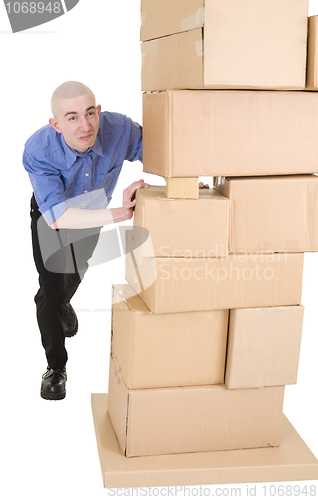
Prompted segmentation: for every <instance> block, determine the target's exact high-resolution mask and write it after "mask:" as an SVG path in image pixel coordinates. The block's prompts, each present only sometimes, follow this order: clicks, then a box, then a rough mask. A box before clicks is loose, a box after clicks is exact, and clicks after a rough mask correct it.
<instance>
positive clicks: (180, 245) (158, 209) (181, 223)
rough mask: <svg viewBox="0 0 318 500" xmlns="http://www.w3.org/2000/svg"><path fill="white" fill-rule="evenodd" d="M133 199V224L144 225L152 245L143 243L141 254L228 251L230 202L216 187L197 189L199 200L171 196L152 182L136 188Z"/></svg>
mask: <svg viewBox="0 0 318 500" xmlns="http://www.w3.org/2000/svg"><path fill="white" fill-rule="evenodd" d="M136 199H137V203H136V208H135V215H134V226H135V227H138V228H139V227H142V228H145V229H147V230H148V231H149V234H150V238H151V241H152V245H153V250H152V248H151V249H150V248H149V245H145V246H142V247H141V248H140V252H141V254H142V255H147V256H149V255H150V256H151V255H154V256H158V257H160V256H175V257H184V256H187V255H190V254H192V255H193V254H195V253H198V254H199V255H201V256H202V255H204V256H212V257H213V256H214V257H220V256H225V255H227V253H228V231H229V209H230V202H229V200H228V199H227V198H226V197H225V196H223V195H221V194H220V193H218V192H217V191H216V190H214V189H200V192H199V199H198V200H182V199H174V200H171V199H168V198H166V196H165V187H164V186H163V187H162V186H151V187H149V188H148V189H138V191H137V197H136ZM150 250H151V254H149V252H150Z"/></svg>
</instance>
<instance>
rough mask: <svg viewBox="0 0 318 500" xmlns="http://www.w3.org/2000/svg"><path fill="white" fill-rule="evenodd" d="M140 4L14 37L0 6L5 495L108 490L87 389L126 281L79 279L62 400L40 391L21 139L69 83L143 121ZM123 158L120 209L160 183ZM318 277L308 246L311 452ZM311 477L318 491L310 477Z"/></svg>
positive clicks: (84, 1)
mask: <svg viewBox="0 0 318 500" xmlns="http://www.w3.org/2000/svg"><path fill="white" fill-rule="evenodd" d="M309 8H310V11H309V15H313V14H318V1H317V0H310V1H309ZM139 9H140V5H139V0H121V1H120V2H119V1H110V0H80V2H79V4H78V5H77V6H76V7H75V8H74V9H73V10H71V11H70V12H69V13H68V14H67V15H65V16H62V17H61V18H59V19H56V20H54V21H52V22H50V23H48V24H45V25H42V26H39V27H37V28H34V29H32V30H28V31H26V32H22V33H16V34H12V33H11V29H10V25H9V22H8V19H7V16H6V12H5V7H4V5H3V3H2V2H1V3H0V49H1V52H0V53H1V83H0V85H1V87H0V88H1V94H0V95H1V104H0V114H1V120H0V126H1V132H0V138H1V160H0V161H1V167H0V181H1V179H2V182H0V189H1V201H2V203H1V228H2V234H1V271H0V283H1V287H2V296H1V297H2V298H1V305H2V307H1V312H2V327H1V349H0V366H1V381H0V384H1V413H0V415H1V427H0V452H1V455H2V458H3V460H2V466H1V467H2V469H1V479H0V492H1V493H2V495H1V496H2V498H5V499H6V500H7V499H22V498H24V497H25V496H26V495H28V497H29V498H32V500H38V499H40V498H44V499H53V498H54V499H56V498H61V499H63V500H64V499H66V498H76V499H78V498H80V499H81V498H89V497H90V498H94V499H99V498H105V497H106V496H107V491H106V490H105V489H104V488H103V487H102V476H101V471H100V465H99V458H98V452H97V446H96V440H95V432H94V427H93V420H92V414H91V407H90V397H91V393H95V392H97V393H98V392H107V389H108V366H109V350H110V312H109V310H110V290H111V285H112V283H124V282H125V280H124V259H123V258H120V259H117V261H113V262H112V263H111V264H105V265H103V266H98V267H95V268H92V269H91V270H90V271H89V272H88V274H87V275H86V277H85V280H84V281H83V283H82V284H81V287H80V289H79V290H78V293H77V295H76V296H75V297H74V299H73V306H74V308H75V309H76V310H77V311H78V317H79V322H80V329H79V332H78V334H77V336H76V337H75V338H72V339H67V349H68V353H69V362H68V365H67V368H68V383H67V397H66V399H65V400H63V401H59V402H51V401H45V400H43V399H41V398H40V381H41V375H42V373H44V371H45V370H46V359H45V356H44V351H43V349H42V346H41V343H40V336H39V332H38V327H37V323H36V319H35V304H34V302H33V296H34V295H35V293H36V291H37V288H38V284H37V274H36V271H35V267H34V263H33V258H32V249H31V241H30V229H29V226H30V219H29V200H30V197H31V194H32V189H31V185H30V182H29V178H28V176H27V174H26V172H25V171H24V169H23V166H22V162H21V157H22V153H23V147H24V143H25V141H26V139H27V138H28V137H29V136H30V135H31V134H32V133H33V132H34V131H35V130H37V129H38V128H40V127H42V126H43V125H44V124H46V123H47V122H48V119H49V117H50V116H51V111H50V96H51V94H52V92H53V91H54V89H55V88H56V87H57V86H58V85H60V84H61V83H62V82H64V81H66V80H79V81H82V82H84V83H85V84H86V85H88V86H89V87H91V88H92V90H93V91H94V92H95V95H96V98H97V102H98V103H100V104H101V106H102V109H103V110H111V111H118V112H121V113H124V114H126V115H128V116H130V117H131V118H132V119H133V120H136V121H138V122H140V123H141V122H142V106H141V91H140V47H139V26H140V14H139ZM317 98H318V95H317ZM126 163H127V164H125V165H124V168H123V171H122V174H121V177H120V180H119V182H118V186H117V188H116V191H115V194H114V197H113V201H112V205H111V206H113V207H115V206H120V205H121V194H122V190H123V189H124V188H125V187H127V186H128V185H129V184H131V183H132V182H133V181H134V180H138V179H140V178H144V179H145V180H146V181H147V182H149V183H151V184H163V180H162V179H161V178H160V177H157V176H153V175H151V174H143V172H142V165H141V164H140V163H139V162H135V163H128V162H126ZM210 182H211V180H210ZM317 281H318V256H317V254H306V256H305V269H304V281H303V296H302V304H303V305H304V306H305V321H304V329H303V339H302V347H301V355H300V364H299V376H298V383H297V385H295V386H288V387H286V393H285V403H284V412H285V414H286V415H287V417H288V418H289V419H290V421H291V422H292V424H293V425H294V426H295V428H296V429H297V431H298V432H299V433H300V435H301V436H302V438H303V439H304V440H305V442H306V443H307V444H308V445H309V447H310V449H311V450H312V451H313V453H314V454H315V455H316V456H317V457H318V429H317V420H318V406H317V383H318V363H317V351H318V339H317V336H318V331H317V305H318V301H317V298H318V293H317ZM84 309H86V310H88V311H86V312H85V311H84ZM304 484H305V483H301V485H304ZM308 484H316V486H317V490H318V481H316V482H308ZM317 495H318V491H317ZM303 498H305V497H303Z"/></svg>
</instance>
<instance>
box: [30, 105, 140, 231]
mask: <svg viewBox="0 0 318 500" xmlns="http://www.w3.org/2000/svg"><path fill="white" fill-rule="evenodd" d="M124 160H129V161H135V160H140V161H142V127H141V126H140V125H139V124H138V123H135V122H133V121H132V120H131V119H130V118H128V117H127V116H125V115H121V114H119V113H111V112H108V111H104V112H102V113H101V114H100V118H99V130H98V134H97V136H96V140H95V144H94V145H93V146H92V147H91V148H89V149H88V150H87V151H85V153H79V152H77V151H74V150H73V149H71V148H70V147H69V146H68V145H67V144H66V142H65V140H64V137H63V135H62V134H60V133H58V132H56V131H55V130H54V129H53V127H51V125H47V126H45V127H42V128H41V129H40V130H38V131H37V132H35V133H34V134H33V135H32V136H31V137H30V138H29V139H28V140H27V142H26V144H25V149H24V153H23V165H24V168H25V170H26V171H27V172H28V174H29V177H30V180H31V183H32V187H33V191H34V196H35V199H36V201H37V204H38V206H39V210H40V212H41V213H42V215H43V217H44V218H45V220H46V222H47V223H48V224H49V225H50V224H52V222H53V221H54V220H56V219H57V218H58V217H59V216H60V215H62V214H63V213H64V212H65V210H66V208H68V207H76V208H83V209H91V210H92V209H97V208H106V207H107V206H108V204H109V202H110V200H111V197H112V193H113V191H114V189H115V186H116V183H117V180H118V176H119V174H120V171H121V168H122V165H123V162H124Z"/></svg>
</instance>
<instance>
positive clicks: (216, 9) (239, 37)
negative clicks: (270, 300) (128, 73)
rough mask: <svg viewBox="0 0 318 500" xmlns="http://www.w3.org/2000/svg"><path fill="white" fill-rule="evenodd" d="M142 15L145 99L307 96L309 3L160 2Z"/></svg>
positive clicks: (265, 0)
mask: <svg viewBox="0 0 318 500" xmlns="http://www.w3.org/2000/svg"><path fill="white" fill-rule="evenodd" d="M203 7H204V22H202V18H203V16H202V11H203ZM141 10H142V14H141V19H142V27H141V38H142V39H143V40H146V39H148V40H151V41H145V42H143V43H142V44H141V50H142V90H144V91H156V90H167V89H186V88H193V89H200V88H245V89H266V88H267V89H276V90H279V89H300V90H301V89H304V88H305V77H306V50H307V15H308V2H307V0H258V1H257V2H256V1H255V0H244V1H242V0H205V2H204V3H203V1H201V2H198V1H197V0H194V1H193V2H189V1H187V2H185V1H181V0H152V1H144V2H143V4H142V7H141ZM202 28H204V29H202ZM195 30H196V34H194V31H195ZM180 32H182V33H180ZM203 33H204V39H203ZM166 35H169V36H166ZM159 37H161V38H159ZM154 39H155V40H154ZM203 44H204V51H203Z"/></svg>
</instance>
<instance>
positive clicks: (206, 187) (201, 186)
mask: <svg viewBox="0 0 318 500" xmlns="http://www.w3.org/2000/svg"><path fill="white" fill-rule="evenodd" d="M209 187H210V186H209V184H203V182H199V189H209Z"/></svg>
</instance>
